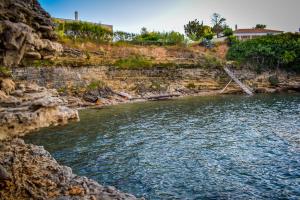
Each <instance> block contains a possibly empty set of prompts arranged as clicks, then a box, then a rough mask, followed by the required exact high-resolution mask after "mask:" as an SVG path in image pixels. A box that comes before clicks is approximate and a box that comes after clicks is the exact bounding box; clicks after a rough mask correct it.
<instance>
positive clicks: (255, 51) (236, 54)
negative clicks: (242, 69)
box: [227, 33, 300, 70]
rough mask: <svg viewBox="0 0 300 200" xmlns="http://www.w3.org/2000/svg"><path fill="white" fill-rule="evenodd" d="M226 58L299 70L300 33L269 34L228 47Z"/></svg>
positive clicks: (263, 65)
mask: <svg viewBox="0 0 300 200" xmlns="http://www.w3.org/2000/svg"><path fill="white" fill-rule="evenodd" d="M227 58H228V59H230V60H235V61H239V62H241V63H249V64H252V65H254V66H256V67H260V68H279V67H281V68H285V69H293V70H300V34H293V33H286V34H281V35H269V36H263V37H259V38H255V39H252V40H247V41H243V42H237V43H235V44H234V45H233V46H231V47H230V49H229V51H228V54H227Z"/></svg>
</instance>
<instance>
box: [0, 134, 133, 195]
mask: <svg viewBox="0 0 300 200" xmlns="http://www.w3.org/2000/svg"><path fill="white" fill-rule="evenodd" d="M0 199H3V200H12V199H45V200H46V199H47V200H48V199H59V200H67V199H74V200H75V199H86V200H96V199H108V200H109V199H120V200H121V199H127V200H134V199H136V198H135V197H134V196H133V195H130V194H126V193H122V192H120V191H118V190H117V189H116V188H114V187H110V186H109V187H104V186H102V185H100V184H98V183H97V182H95V181H93V180H90V179H88V178H86V177H80V176H76V175H75V174H73V173H72V170H71V168H69V167H66V166H61V165H59V164H58V163H57V162H56V160H55V159H54V158H53V157H52V156H51V155H50V154H49V152H47V151H46V150H45V149H44V148H43V147H39V146H35V145H29V144H25V143H24V141H23V140H21V139H14V140H10V141H3V142H0Z"/></svg>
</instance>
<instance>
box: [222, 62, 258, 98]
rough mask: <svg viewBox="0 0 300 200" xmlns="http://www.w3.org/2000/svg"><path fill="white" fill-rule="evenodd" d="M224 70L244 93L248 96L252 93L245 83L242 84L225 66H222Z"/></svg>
mask: <svg viewBox="0 0 300 200" xmlns="http://www.w3.org/2000/svg"><path fill="white" fill-rule="evenodd" d="M224 70H225V72H226V73H227V74H228V76H230V77H231V78H232V80H234V82H236V83H237V84H238V85H239V86H240V88H242V89H243V91H244V92H245V93H246V94H248V95H250V96H252V95H253V92H252V90H251V89H250V88H249V87H248V86H246V85H245V84H243V83H242V82H241V81H240V80H239V79H238V78H237V77H236V76H235V75H234V74H233V73H232V72H231V71H230V70H229V69H228V68H227V67H224Z"/></svg>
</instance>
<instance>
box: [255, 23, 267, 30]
mask: <svg viewBox="0 0 300 200" xmlns="http://www.w3.org/2000/svg"><path fill="white" fill-rule="evenodd" d="M255 28H262V29H265V28H267V25H264V24H256V26H255Z"/></svg>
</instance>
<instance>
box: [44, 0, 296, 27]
mask: <svg viewBox="0 0 300 200" xmlns="http://www.w3.org/2000/svg"><path fill="white" fill-rule="evenodd" d="M39 2H40V3H41V5H42V7H43V8H44V9H45V10H46V11H48V12H49V13H50V14H51V16H53V17H58V18H66V19H74V11H75V10H76V11H78V12H79V18H80V20H84V21H90V22H98V23H99V22H100V23H103V24H111V25H113V26H114V30H121V31H126V32H133V33H138V32H140V30H141V28H142V27H146V28H147V29H148V30H155V31H171V30H174V31H178V32H181V33H184V28H183V26H184V25H185V24H187V23H188V22H189V21H191V20H194V19H198V20H199V21H202V20H203V21H204V23H205V24H207V25H211V20H210V19H211V16H212V14H213V13H215V12H216V13H219V14H221V15H222V16H223V17H224V18H226V20H227V24H228V25H229V26H231V27H232V28H234V27H235V24H237V25H238V27H239V28H252V27H254V26H255V25H256V24H266V25H267V27H268V28H270V29H276V30H283V31H290V32H295V31H298V30H299V28H300V0H39Z"/></svg>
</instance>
